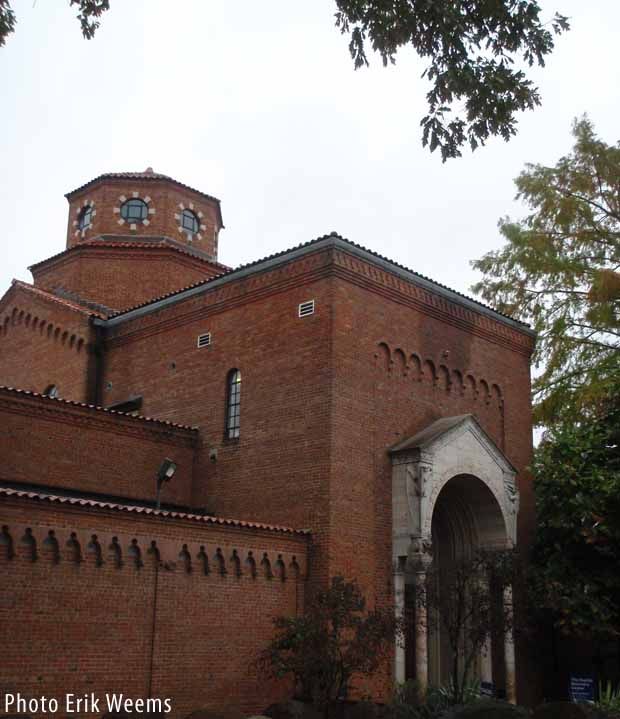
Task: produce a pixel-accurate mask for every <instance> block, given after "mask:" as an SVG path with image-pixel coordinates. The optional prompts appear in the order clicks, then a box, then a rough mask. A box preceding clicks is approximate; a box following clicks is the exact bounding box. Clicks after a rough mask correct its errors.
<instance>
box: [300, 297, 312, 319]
mask: <svg viewBox="0 0 620 719" xmlns="http://www.w3.org/2000/svg"><path fill="white" fill-rule="evenodd" d="M313 314H314V300H308V301H307V302H302V303H301V304H300V305H299V317H307V316H308V315H313Z"/></svg>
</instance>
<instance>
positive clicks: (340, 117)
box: [0, 0, 620, 293]
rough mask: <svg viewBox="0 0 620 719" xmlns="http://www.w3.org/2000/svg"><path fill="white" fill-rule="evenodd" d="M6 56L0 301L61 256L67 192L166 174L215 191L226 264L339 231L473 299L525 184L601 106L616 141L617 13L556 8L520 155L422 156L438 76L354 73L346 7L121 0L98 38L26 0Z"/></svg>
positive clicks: (547, 6)
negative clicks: (526, 174)
mask: <svg viewBox="0 0 620 719" xmlns="http://www.w3.org/2000/svg"><path fill="white" fill-rule="evenodd" d="M12 5H13V8H14V10H15V12H16V13H17V16H18V26H17V30H16V32H15V34H14V35H12V36H10V37H9V39H8V40H7V44H6V46H5V47H4V48H3V49H1V50H0V88H1V95H0V97H1V100H0V102H1V104H0V168H1V170H2V171H1V172H0V213H1V216H2V218H3V222H2V236H1V239H0V242H1V243H2V253H1V255H0V257H1V260H0V293H2V292H4V290H5V289H6V287H7V286H8V284H9V282H10V280H11V278H12V277H18V278H20V279H26V280H30V279H31V278H30V273H29V272H28V271H27V269H26V267H27V265H29V264H32V263H34V262H37V261H39V260H41V259H44V258H45V257H48V256H50V255H52V254H55V253H56V252H59V251H61V250H62V249H64V243H65V232H66V210H67V204H66V200H65V199H64V197H63V195H64V193H65V192H68V191H69V190H72V189H74V188H75V187H78V186H79V185H81V184H82V183H84V182H86V181H88V180H90V179H92V178H93V177H95V176H97V175H99V174H101V173H102V172H118V171H141V170H144V169H145V168H146V167H147V166H152V167H153V168H154V169H155V171H157V172H163V173H165V174H168V175H172V176H173V177H175V178H176V179H178V180H180V181H181V182H185V183H187V184H189V185H192V186H194V187H196V188H198V189H201V190H203V191H204V192H207V193H210V194H212V195H215V196H216V197H219V198H220V199H221V201H222V211H223V216H224V222H225V224H226V229H225V230H224V231H223V232H222V234H221V236H220V261H222V262H224V263H226V264H230V265H237V264H239V263H242V262H247V261H251V260H253V259H258V258H259V257H262V256H264V255H267V254H270V253H272V252H276V251H278V250H282V249H285V248H287V247H291V246H294V245H296V244H299V243H301V242H305V241H307V240H310V239H313V238H315V237H317V236H319V235H322V234H325V233H327V232H330V231H332V230H336V231H337V232H339V233H340V234H341V235H343V236H344V237H347V238H349V239H351V240H353V241H355V242H357V243H359V244H361V245H364V246H366V247H368V248H370V249H373V250H375V251H377V252H380V253H381V254H384V255H387V256H388V257H390V258H392V259H394V260H397V261H398V262H400V263H402V264H404V265H407V266H409V267H411V268H412V269H414V270H416V271H418V272H421V273H422V274H425V275H428V276H430V277H432V278H433V279H436V280H438V281H440V282H442V283H444V284H447V285H449V286H451V287H454V288H455V289H458V290H460V291H465V292H468V287H469V285H470V284H471V283H472V282H473V281H474V280H475V276H474V273H473V272H472V270H471V269H470V267H469V260H471V259H473V258H476V257H479V256H480V255H482V254H483V253H484V252H486V251H488V250H490V249H493V248H495V247H498V246H499V245H500V244H501V243H502V239H501V236H500V234H499V232H498V230H497V220H498V219H499V218H500V217H501V216H503V215H506V214H511V215H513V216H518V215H519V214H522V212H523V210H522V208H520V207H519V206H518V205H517V204H516V203H515V202H514V201H513V196H514V185H513V182H512V180H513V178H514V177H516V176H517V175H518V174H519V172H520V171H521V170H522V169H523V165H524V163H525V162H542V163H547V164H553V163H555V161H556V160H557V159H558V157H559V156H561V155H562V154H565V153H567V152H568V151H569V149H570V146H571V137H570V127H571V122H572V119H573V118H574V117H575V116H577V115H581V114H582V113H584V112H587V113H588V114H589V115H590V117H591V119H592V120H593V121H594V124H595V127H596V129H597V131H598V133H599V135H600V136H601V137H602V138H603V139H605V140H606V141H607V142H609V143H615V142H616V141H617V139H618V134H620V133H618V131H617V125H618V117H619V116H620V98H619V88H620V63H619V59H620V53H619V48H618V44H619V43H618V41H619V35H618V27H620V2H617V0H598V1H597V2H584V1H583V0H554V1H551V0H543V2H542V5H543V8H544V10H545V17H547V18H550V17H551V16H552V14H553V12H554V11H555V10H558V11H560V12H562V13H564V14H566V15H569V16H570V17H571V24H572V30H571V31H570V33H568V34H567V35H564V36H562V37H560V38H559V39H558V40H557V44H556V50H555V52H554V53H553V55H552V56H551V57H550V59H549V61H548V64H547V67H546V68H544V69H543V70H540V71H538V70H537V71H536V72H535V73H534V77H535V78H536V80H537V82H538V84H539V87H540V89H541V92H542V96H543V106H542V107H541V108H538V109H537V110H536V111H534V112H529V113H526V114H525V115H523V116H522V118H521V121H520V123H519V134H518V135H517V137H516V138H514V139H513V140H512V141H511V142H510V143H508V144H506V143H504V142H503V141H502V140H500V139H495V140H493V141H491V142H490V143H489V144H488V145H487V146H486V147H484V148H482V149H479V150H478V151H476V152H475V153H474V154H473V155H472V154H469V153H467V154H466V155H465V156H464V157H463V158H461V159H457V160H452V161H449V162H448V163H446V164H442V163H441V158H440V156H439V154H438V153H437V154H434V155H430V153H429V152H428V150H425V149H422V146H421V140H420V128H419V121H420V119H421V118H422V116H423V115H424V114H425V111H426V103H425V97H424V96H425V92H426V89H427V88H426V84H425V81H423V80H421V79H420V75H421V73H422V70H423V68H424V64H423V62H422V61H421V60H419V59H418V58H417V57H416V56H415V55H414V54H413V52H412V51H409V50H407V51H405V52H401V53H400V55H399V57H398V61H397V65H396V66H395V67H389V68H387V69H385V68H383V66H382V64H381V61H380V58H378V57H376V58H375V59H374V62H373V64H372V67H371V68H370V69H362V70H358V71H357V72H356V71H354V70H353V65H352V61H351V58H350V56H349V52H348V47H347V42H348V41H347V38H346V37H345V36H341V35H340V33H339V31H338V30H337V29H336V28H335V26H334V20H333V14H334V12H335V3H334V2H333V0H312V2H308V1H306V2H302V1H301V0H270V2H266V3H262V2H261V3H258V2H256V1H255V0H237V2H234V3H233V2H225V1H224V0H219V2H215V1H213V0H174V2H173V1H172V0H123V1H122V2H121V1H120V0H112V9H111V10H110V12H109V13H107V14H106V15H105V16H104V18H103V20H102V26H101V28H100V29H99V31H98V33H97V35H96V37H95V39H94V40H92V41H90V42H89V41H86V40H84V39H83V38H82V36H81V33H80V29H79V25H78V23H77V21H76V20H75V19H74V10H73V9H70V8H69V6H68V3H67V2H66V1H65V0H35V3H34V7H33V0H12Z"/></svg>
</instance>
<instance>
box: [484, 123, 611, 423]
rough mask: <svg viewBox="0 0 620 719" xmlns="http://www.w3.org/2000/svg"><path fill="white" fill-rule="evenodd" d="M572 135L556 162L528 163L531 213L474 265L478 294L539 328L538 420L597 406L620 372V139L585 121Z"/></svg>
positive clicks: (505, 224)
mask: <svg viewBox="0 0 620 719" xmlns="http://www.w3.org/2000/svg"><path fill="white" fill-rule="evenodd" d="M573 135H574V137H575V145H574V147H573V151H572V152H571V153H570V154H569V155H567V156H566V157H562V158H561V159H560V160H559V161H558V163H557V164H556V165H554V166H552V167H545V166H543V165H527V167H526V170H525V171H524V172H523V173H522V174H521V175H520V176H519V177H518V178H517V179H516V181H515V182H516V186H517V190H518V193H517V198H519V199H521V200H523V201H524V202H525V203H526V204H527V205H528V206H529V207H530V208H531V209H532V213H531V214H530V215H528V216H527V217H525V218H524V219H523V220H520V221H517V222H512V221H511V220H510V219H509V218H505V219H503V220H501V221H500V224H499V226H500V231H501V233H502V234H503V235H504V237H505V239H506V240H507V241H508V243H507V244H506V245H505V246H504V247H503V248H502V249H500V250H497V251H494V252H489V253H488V254H486V255H485V256H484V257H482V258H481V259H479V260H476V261H475V262H473V263H472V264H473V266H474V267H475V268H476V269H478V270H480V271H482V272H483V273H484V278H483V279H482V281H481V282H479V283H478V284H477V285H475V286H474V287H473V290H474V291H475V292H477V293H479V294H480V295H481V296H482V298H483V299H484V300H486V301H488V302H490V303H491V304H493V305H494V306H495V307H496V308H497V309H498V310H500V311H502V312H505V313H507V314H509V315H513V316H516V317H519V318H520V319H522V320H525V321H529V322H531V323H532V324H533V327H534V329H535V330H536V332H537V333H538V338H537V345H536V350H535V353H534V357H533V359H534V362H535V365H536V366H537V367H543V366H544V369H543V371H542V372H541V374H540V375H539V376H538V377H536V379H535V382H534V386H533V393H534V394H533V397H534V403H535V420H536V422H537V423H539V424H540V423H545V424H550V423H553V422H557V421H559V420H560V419H561V418H562V417H565V416H572V417H573V418H578V417H580V416H582V415H583V413H584V412H585V413H586V414H587V413H588V412H590V411H592V408H596V406H597V403H598V402H599V400H600V399H601V398H602V397H604V396H605V395H606V394H607V392H608V387H609V384H610V382H611V383H613V382H614V381H615V378H616V377H617V376H618V372H619V370H620V273H619V269H620V191H619V188H620V145H616V146H611V145H607V144H605V143H604V142H603V141H601V140H599V139H598V138H597V137H596V135H595V133H594V129H593V127H592V124H591V123H590V122H589V120H588V119H587V118H585V117H584V118H583V119H581V120H576V121H575V123H574V127H573Z"/></svg>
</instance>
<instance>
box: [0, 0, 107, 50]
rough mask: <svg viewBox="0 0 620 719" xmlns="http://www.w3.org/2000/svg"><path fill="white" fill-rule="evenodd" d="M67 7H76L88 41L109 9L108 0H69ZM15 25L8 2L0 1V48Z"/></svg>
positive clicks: (5, 0)
mask: <svg viewBox="0 0 620 719" xmlns="http://www.w3.org/2000/svg"><path fill="white" fill-rule="evenodd" d="M69 5H77V7H78V14H77V18H78V20H79V22H80V27H81V28H82V35H84V37H85V38H86V39H87V40H90V39H91V38H92V37H94V35H95V31H96V30H97V28H98V27H99V24H100V23H99V18H100V17H101V15H102V14H103V13H104V12H105V11H106V10H109V9H110V0H69ZM16 23H17V19H16V18H15V13H14V12H13V10H12V9H11V5H10V3H9V0H0V47H2V46H3V45H4V44H5V42H6V38H7V36H8V35H10V34H11V33H12V32H14V31H15V25H16Z"/></svg>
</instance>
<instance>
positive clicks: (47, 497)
mask: <svg viewBox="0 0 620 719" xmlns="http://www.w3.org/2000/svg"><path fill="white" fill-rule="evenodd" d="M0 496H5V497H15V498H17V499H30V500H35V501H43V502H52V503H54V504H65V505H69V506H77V507H86V508H89V509H99V510H112V511H120V512H131V513H132V514H142V515H145V516H147V517H161V518H162V519H177V520H186V521H194V522H202V523H203V524H215V525H220V526H228V527H236V528H240V529H252V530H257V529H259V530H261V529H262V530H266V531H269V532H280V533H283V534H298V535H301V536H309V535H310V531H309V530H307V529H293V528H291V527H282V526H279V525H277V524H262V523H261V522H246V521H244V520H242V519H225V518H224V517H213V516H211V515H208V514H191V513H189V512H177V511H174V510H168V509H154V508H153V507H145V506H142V505H132V504H120V503H118V502H104V501H99V500H96V499H89V498H87V497H75V496H68V495H63V494H61V493H58V492H56V493H54V494H46V493H44V492H33V491H29V490H25V489H22V490H20V489H13V488H12V487H2V486H0Z"/></svg>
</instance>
